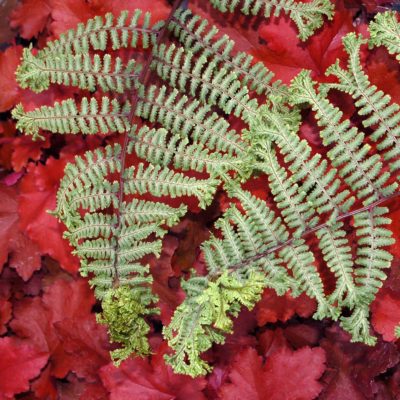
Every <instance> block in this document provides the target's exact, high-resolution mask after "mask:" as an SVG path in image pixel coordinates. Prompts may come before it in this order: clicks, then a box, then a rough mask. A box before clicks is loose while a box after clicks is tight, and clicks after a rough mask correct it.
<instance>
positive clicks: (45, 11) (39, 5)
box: [10, 0, 51, 39]
mask: <svg viewBox="0 0 400 400" xmlns="http://www.w3.org/2000/svg"><path fill="white" fill-rule="evenodd" d="M50 12H51V8H50V6H49V1H48V0H23V1H22V2H20V3H19V4H18V6H17V7H16V8H15V9H14V11H13V12H12V14H11V16H10V26H11V27H12V28H14V29H15V28H18V30H19V32H20V35H21V37H23V38H24V39H31V38H32V37H34V36H37V35H38V34H39V33H40V32H41V31H42V30H43V29H44V28H45V26H46V23H47V20H48V18H49V15H50Z"/></svg>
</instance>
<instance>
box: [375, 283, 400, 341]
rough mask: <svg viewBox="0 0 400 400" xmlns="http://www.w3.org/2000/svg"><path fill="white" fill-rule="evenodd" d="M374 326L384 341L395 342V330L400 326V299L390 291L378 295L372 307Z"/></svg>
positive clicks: (383, 291)
mask: <svg viewBox="0 0 400 400" xmlns="http://www.w3.org/2000/svg"><path fill="white" fill-rule="evenodd" d="M371 314H372V326H373V327H374V329H375V330H376V331H377V332H378V333H380V334H381V335H382V337H383V339H384V340H386V341H388V342H392V341H394V340H395V339H396V338H395V336H394V330H395V327H396V326H397V325H399V316H400V297H399V296H398V295H396V294H395V293H393V292H392V291H391V290H390V289H386V290H382V291H380V292H379V293H378V295H377V297H376V299H375V301H374V302H373V304H372V306H371Z"/></svg>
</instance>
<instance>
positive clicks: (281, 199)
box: [255, 144, 318, 237]
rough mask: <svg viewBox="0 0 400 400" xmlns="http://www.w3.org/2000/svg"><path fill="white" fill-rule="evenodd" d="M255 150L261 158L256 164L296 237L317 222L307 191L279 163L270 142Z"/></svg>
mask: <svg viewBox="0 0 400 400" xmlns="http://www.w3.org/2000/svg"><path fill="white" fill-rule="evenodd" d="M255 152H256V154H257V155H258V156H259V157H260V158H261V160H262V161H261V162H259V163H258V164H257V166H258V168H259V169H260V170H261V171H263V172H265V173H266V174H267V175H268V179H269V187H270V189H271V191H272V194H273V196H274V200H275V202H276V204H277V206H278V208H279V209H280V210H281V214H282V216H283V218H284V221H285V222H286V225H287V226H288V227H289V228H291V229H295V236H296V237H298V236H300V235H301V234H302V233H303V232H304V231H305V230H306V229H309V228H310V227H313V226H315V225H316V224H317V222H318V217H317V216H316V215H315V210H314V209H313V208H312V206H311V203H308V202H307V201H305V198H306V196H307V193H306V192H305V191H304V190H300V188H299V186H298V185H297V184H296V182H295V181H293V180H292V177H289V176H288V174H287V171H286V170H285V168H283V167H281V166H280V165H279V162H278V159H277V157H276V154H275V151H274V150H273V149H272V147H271V145H270V144H266V145H265V146H262V147H261V146H259V147H258V148H257V149H256V150H255Z"/></svg>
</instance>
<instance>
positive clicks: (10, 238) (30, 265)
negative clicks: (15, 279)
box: [0, 185, 41, 281]
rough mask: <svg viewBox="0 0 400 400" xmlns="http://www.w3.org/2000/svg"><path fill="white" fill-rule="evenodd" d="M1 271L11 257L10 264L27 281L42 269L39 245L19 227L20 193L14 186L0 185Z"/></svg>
mask: <svg viewBox="0 0 400 400" xmlns="http://www.w3.org/2000/svg"><path fill="white" fill-rule="evenodd" d="M0 198H1V203H0V242H1V243H2V245H1V246H0V272H1V270H2V268H3V265H4V263H5V262H6V261H7V259H8V257H9V265H10V267H12V268H15V269H16V270H17V273H18V275H19V276H20V277H21V278H22V279H24V281H27V280H28V279H29V278H30V277H31V276H32V274H33V273H34V272H35V271H36V270H38V269H40V266H41V260H40V252H39V250H38V248H37V246H36V245H35V244H34V243H33V242H32V241H31V240H30V239H29V238H28V237H27V236H26V235H25V234H24V233H23V232H21V231H20V230H19V229H18V210H17V207H18V195H17V192H16V190H15V189H14V188H8V187H5V186H4V185H0Z"/></svg>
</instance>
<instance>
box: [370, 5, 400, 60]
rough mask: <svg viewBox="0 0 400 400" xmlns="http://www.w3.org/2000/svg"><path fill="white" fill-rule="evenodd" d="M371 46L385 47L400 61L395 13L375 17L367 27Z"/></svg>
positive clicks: (398, 27)
mask: <svg viewBox="0 0 400 400" xmlns="http://www.w3.org/2000/svg"><path fill="white" fill-rule="evenodd" d="M369 31H370V34H371V38H370V45H371V46H385V47H386V48H387V50H388V51H389V53H390V54H396V58H397V60H399V61H400V22H399V20H398V17H397V13H396V12H395V11H386V12H384V13H379V14H377V15H376V17H375V20H374V21H372V22H371V23H370V25H369Z"/></svg>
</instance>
